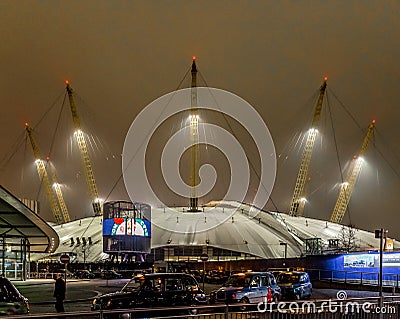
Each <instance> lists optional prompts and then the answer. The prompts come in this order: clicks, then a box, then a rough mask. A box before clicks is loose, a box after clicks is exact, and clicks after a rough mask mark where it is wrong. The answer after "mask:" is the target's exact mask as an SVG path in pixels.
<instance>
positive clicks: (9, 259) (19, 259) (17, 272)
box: [0, 237, 29, 280]
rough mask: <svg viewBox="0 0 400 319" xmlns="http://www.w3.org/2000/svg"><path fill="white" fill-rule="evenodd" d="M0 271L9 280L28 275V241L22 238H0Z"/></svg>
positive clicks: (25, 277) (20, 278)
mask: <svg viewBox="0 0 400 319" xmlns="http://www.w3.org/2000/svg"><path fill="white" fill-rule="evenodd" d="M0 247H2V249H1V251H0V271H1V274H2V275H3V276H4V277H6V278H8V279H11V280H26V279H27V278H28V277H29V262H28V261H29V243H28V241H27V240H26V239H23V238H7V237H3V238H0Z"/></svg>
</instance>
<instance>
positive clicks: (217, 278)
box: [205, 270, 229, 284]
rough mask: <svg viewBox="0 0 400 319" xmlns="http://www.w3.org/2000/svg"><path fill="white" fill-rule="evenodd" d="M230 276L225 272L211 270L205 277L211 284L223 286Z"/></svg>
mask: <svg viewBox="0 0 400 319" xmlns="http://www.w3.org/2000/svg"><path fill="white" fill-rule="evenodd" d="M228 277H229V276H228V275H226V274H225V272H223V271H217V270H211V271H210V272H209V273H208V274H207V275H206V277H205V281H206V282H208V283H210V284H223V283H224V282H225V281H226V280H227V279H228Z"/></svg>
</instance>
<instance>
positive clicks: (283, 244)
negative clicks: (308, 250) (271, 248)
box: [279, 242, 287, 259]
mask: <svg viewBox="0 0 400 319" xmlns="http://www.w3.org/2000/svg"><path fill="white" fill-rule="evenodd" d="M279 245H281V246H285V257H284V258H285V259H286V257H287V243H283V242H281V243H279Z"/></svg>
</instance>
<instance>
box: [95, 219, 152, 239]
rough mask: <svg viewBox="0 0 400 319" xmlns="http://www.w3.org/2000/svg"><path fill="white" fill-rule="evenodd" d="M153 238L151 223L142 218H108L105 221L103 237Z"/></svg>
mask: <svg viewBox="0 0 400 319" xmlns="http://www.w3.org/2000/svg"><path fill="white" fill-rule="evenodd" d="M119 235H120V236H141V237H150V236H151V226H150V222H149V221H148V220H145V219H140V218H108V219H105V220H104V221H103V236H119Z"/></svg>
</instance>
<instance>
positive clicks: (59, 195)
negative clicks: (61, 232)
mask: <svg viewBox="0 0 400 319" xmlns="http://www.w3.org/2000/svg"><path fill="white" fill-rule="evenodd" d="M47 163H48V164H49V165H48V166H49V167H50V176H51V179H52V182H53V189H54V192H55V193H56V196H57V199H58V203H59V205H60V208H61V212H62V216H63V219H64V223H69V222H70V221H71V217H70V216H69V212H68V208H67V205H66V204H65V200H64V196H63V194H62V191H61V185H60V183H59V182H58V180H57V175H56V171H55V168H54V166H52V164H51V162H50V161H49V159H47Z"/></svg>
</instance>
